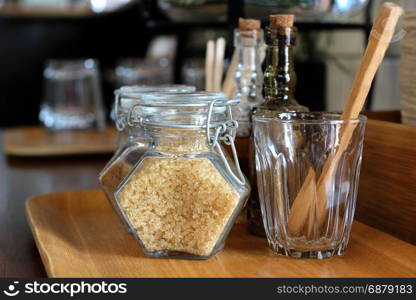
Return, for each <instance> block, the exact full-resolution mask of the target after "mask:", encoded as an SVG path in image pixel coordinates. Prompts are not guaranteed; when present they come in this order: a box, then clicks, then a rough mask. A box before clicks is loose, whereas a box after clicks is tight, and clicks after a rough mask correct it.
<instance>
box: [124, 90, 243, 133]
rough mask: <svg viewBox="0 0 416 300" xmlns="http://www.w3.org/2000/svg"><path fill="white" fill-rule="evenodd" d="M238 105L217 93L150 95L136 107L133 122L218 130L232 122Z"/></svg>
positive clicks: (157, 125) (156, 125)
mask: <svg viewBox="0 0 416 300" xmlns="http://www.w3.org/2000/svg"><path fill="white" fill-rule="evenodd" d="M238 102H239V100H238V99H235V100H229V99H228V98H227V97H226V95H225V94H224V93H217V92H195V93H182V94H180V93H169V94H161V93H153V94H147V95H144V96H143V98H142V100H140V101H139V103H138V104H137V105H135V106H134V107H133V108H132V110H131V114H130V116H129V121H130V122H131V123H136V124H139V123H140V124H141V125H144V126H147V127H171V128H187V129H200V128H206V127H207V124H208V123H209V125H208V126H209V127H216V126H217V125H218V124H219V123H224V122H226V121H229V120H231V119H232V115H231V108H230V107H231V106H232V105H236V104H238Z"/></svg>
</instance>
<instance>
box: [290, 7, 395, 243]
mask: <svg viewBox="0 0 416 300" xmlns="http://www.w3.org/2000/svg"><path fill="white" fill-rule="evenodd" d="M402 13H403V10H402V8H401V7H400V6H398V5H397V4H394V3H389V2H386V3H384V4H383V5H382V6H381V8H380V10H379V13H378V16H377V18H376V20H375V22H374V25H373V29H372V32H371V35H370V39H369V43H368V46H367V49H366V51H365V54H364V56H363V58H362V60H361V65H360V68H359V70H358V72H357V75H356V77H355V80H354V84H353V87H352V89H351V93H350V96H349V98H348V101H347V103H346V105H345V108H344V113H343V115H342V118H343V120H344V121H348V120H351V119H356V118H358V116H359V114H360V111H361V110H362V108H363V106H364V102H365V100H366V98H367V95H368V92H369V90H370V87H371V83H372V81H373V79H374V76H375V74H376V72H377V69H378V68H379V66H380V64H381V62H382V60H383V58H384V55H385V53H386V51H387V48H388V45H389V43H390V41H391V39H392V37H393V34H394V29H395V27H396V24H397V21H398V19H399V17H400V15H401V14H402ZM355 126H356V125H355V124H353V123H347V125H346V126H345V128H343V130H342V133H341V135H342V136H341V141H340V145H339V147H338V149H337V152H336V153H335V155H334V156H332V157H329V158H328V159H327V160H326V162H325V164H324V166H323V169H322V173H321V175H320V177H319V180H318V184H317V185H316V188H317V190H316V199H311V196H310V195H311V193H306V192H305V191H308V190H310V188H305V187H303V186H302V188H301V189H300V190H299V193H298V195H297V196H296V198H295V200H294V202H293V205H292V208H291V210H290V213H289V217H288V227H289V228H288V231H289V232H291V233H295V234H298V235H299V233H300V232H302V231H303V230H304V228H309V229H311V228H312V227H313V226H314V224H308V222H310V220H311V219H309V218H307V216H309V214H311V213H314V214H316V221H317V225H318V226H319V227H320V226H322V225H323V224H324V222H325V220H326V218H327V213H328V208H327V199H328V195H327V193H328V192H327V188H326V185H327V184H328V183H329V182H330V181H331V180H333V176H335V170H336V169H337V164H338V163H339V160H340V157H341V156H342V153H343V152H344V151H345V150H346V149H347V147H348V145H349V143H350V140H351V137H352V134H353V132H354V129H355ZM308 174H313V173H312V172H311V170H309V172H308ZM305 184H312V187H313V186H314V185H315V182H312V183H311V182H310V179H309V180H305V182H304V183H303V185H305ZM312 203H315V204H312ZM302 209H303V210H305V209H308V213H307V214H305V212H304V211H301V210H302ZM312 209H313V210H312ZM312 220H313V218H312Z"/></svg>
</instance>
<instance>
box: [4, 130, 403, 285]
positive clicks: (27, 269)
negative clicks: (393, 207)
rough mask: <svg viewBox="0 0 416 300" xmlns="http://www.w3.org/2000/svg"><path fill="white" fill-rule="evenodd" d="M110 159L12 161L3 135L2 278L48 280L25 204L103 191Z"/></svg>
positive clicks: (18, 159) (376, 208)
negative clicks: (100, 180)
mask: <svg viewBox="0 0 416 300" xmlns="http://www.w3.org/2000/svg"><path fill="white" fill-rule="evenodd" d="M109 158H110V156H108V155H101V156H73V157H56V158H10V157H6V156H5V155H4V153H3V132H2V131H0V277H43V276H46V272H45V269H44V267H43V264H42V261H41V259H40V256H39V252H38V250H37V248H36V245H35V242H34V240H33V236H32V233H31V231H30V228H29V225H28V223H27V220H26V216H25V200H26V199H27V198H29V197H32V196H36V195H41V194H47V193H53V192H61V191H68V190H82V189H94V188H99V183H98V178H97V177H98V176H97V174H98V173H99V171H100V170H101V169H102V168H103V167H104V165H105V163H106V162H107V161H108V160H109ZM362 201H365V199H360V202H362ZM357 209H358V214H357V215H358V216H360V215H361V217H360V218H359V220H361V221H365V222H366V223H367V224H369V223H368V222H367V221H368V220H367V219H366V218H365V217H364V216H362V215H363V214H362V213H360V210H362V209H361V208H360V205H358V207H357ZM368 211H369V213H376V212H378V211H379V208H378V207H377V206H375V207H374V209H373V208H371V209H369V208H366V210H362V212H366V213H368ZM374 224H375V225H376V226H377V227H378V228H381V229H384V228H383V226H380V225H379V224H376V223H374ZM374 224H373V225H374ZM368 238H369V239H371V238H372V237H368ZM397 251H399V252H400V249H397Z"/></svg>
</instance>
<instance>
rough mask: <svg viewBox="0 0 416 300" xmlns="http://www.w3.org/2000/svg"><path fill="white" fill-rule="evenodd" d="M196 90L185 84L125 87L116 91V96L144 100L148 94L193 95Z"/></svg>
mask: <svg viewBox="0 0 416 300" xmlns="http://www.w3.org/2000/svg"><path fill="white" fill-rule="evenodd" d="M195 90H196V88H195V86H192V85H185V84H161V85H125V86H122V87H120V88H118V89H116V90H115V91H114V94H115V95H116V96H120V97H123V98H133V99H142V98H143V96H144V95H146V94H163V93H193V92H195Z"/></svg>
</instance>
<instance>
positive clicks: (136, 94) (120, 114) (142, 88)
mask: <svg viewBox="0 0 416 300" xmlns="http://www.w3.org/2000/svg"><path fill="white" fill-rule="evenodd" d="M194 91H195V87H194V86H190V85H180V84H169V85H131V86H122V87H121V88H119V89H117V90H115V91H114V94H115V96H116V99H115V109H114V110H115V119H116V125H117V128H118V129H119V130H123V129H124V127H125V125H126V124H125V123H126V118H127V115H128V113H129V112H130V109H131V108H132V107H133V106H134V105H135V104H137V103H139V102H138V101H140V100H141V99H142V98H143V96H144V95H146V94H150V93H159V94H162V93H189V92H194Z"/></svg>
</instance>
